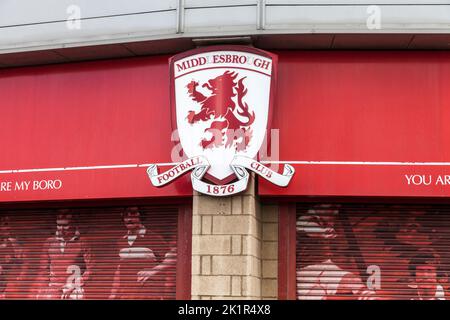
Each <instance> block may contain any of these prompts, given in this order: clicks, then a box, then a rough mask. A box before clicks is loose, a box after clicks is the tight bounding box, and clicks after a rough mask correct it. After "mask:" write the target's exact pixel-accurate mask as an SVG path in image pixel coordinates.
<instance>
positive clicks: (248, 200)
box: [242, 195, 256, 216]
mask: <svg viewBox="0 0 450 320" xmlns="http://www.w3.org/2000/svg"><path fill="white" fill-rule="evenodd" d="M242 203H243V205H242V207H243V208H242V214H249V215H254V216H256V200H255V197H254V196H251V195H248V196H243V197H242Z"/></svg>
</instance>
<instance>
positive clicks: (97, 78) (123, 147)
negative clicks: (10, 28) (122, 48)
mask: <svg viewBox="0 0 450 320" xmlns="http://www.w3.org/2000/svg"><path fill="white" fill-rule="evenodd" d="M168 76H169V69H168V57H166V56H162V57H157V58H154V57H152V58H137V59H128V60H114V61H102V62H88V63H74V64H65V65H56V66H43V67H32V68H19V69H11V70H4V71H2V72H1V74H0V92H1V97H0V121H1V125H0V150H1V157H0V201H26V200H60V199H95V198H126V197H164V196H166V197H167V196H172V197H173V196H189V195H191V194H192V190H191V188H190V182H189V180H188V179H187V178H183V179H180V180H179V181H177V182H176V183H173V184H171V185H169V186H167V187H165V188H161V189H159V188H154V187H152V186H151V184H150V182H149V180H148V177H147V174H146V169H147V167H145V166H143V167H137V165H142V164H144V165H145V164H149V163H168V162H172V160H171V153H172V148H173V146H174V145H175V143H174V142H173V141H171V135H172V128H171V121H170V118H171V117H170V108H169V80H168ZM123 165H128V166H126V167H122V166H123ZM104 166H111V167H104ZM69 167H76V170H73V169H70V168H69ZM80 167H81V168H80ZM85 167H94V168H90V169H89V168H85ZM68 168H69V169H68ZM24 169H25V170H26V171H25V172H21V173H20V172H11V171H10V170H24ZM27 169H39V170H40V169H51V170H44V171H33V170H27ZM27 183H28V185H27Z"/></svg>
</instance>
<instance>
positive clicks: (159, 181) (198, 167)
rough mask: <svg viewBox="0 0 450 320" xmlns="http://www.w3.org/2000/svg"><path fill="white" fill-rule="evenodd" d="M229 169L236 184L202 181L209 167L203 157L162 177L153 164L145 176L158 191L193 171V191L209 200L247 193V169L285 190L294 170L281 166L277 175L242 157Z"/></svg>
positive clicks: (182, 163) (184, 164) (186, 161)
mask: <svg viewBox="0 0 450 320" xmlns="http://www.w3.org/2000/svg"><path fill="white" fill-rule="evenodd" d="M230 166H231V169H233V172H234V174H235V175H236V178H237V180H236V181H235V182H232V183H229V184H224V185H215V184H210V183H207V182H204V181H202V179H203V176H204V175H205V174H206V172H207V171H208V169H209V167H210V165H209V163H208V160H207V159H206V158H205V157H203V156H197V157H192V158H189V159H187V160H185V161H183V162H181V163H179V164H178V165H176V166H175V167H173V168H171V169H169V170H167V171H165V172H163V173H161V174H159V173H158V167H157V165H156V164H152V165H150V166H149V167H148V169H147V174H148V176H149V178H150V180H151V182H152V184H153V185H154V186H156V187H161V186H163V185H166V184H168V183H170V182H172V181H173V180H175V179H177V178H178V177H180V176H182V175H183V174H185V173H187V172H188V171H190V170H193V171H192V173H191V181H192V188H193V189H194V190H195V191H198V192H200V193H203V194H207V195H211V196H230V195H233V194H236V193H239V192H242V191H244V190H245V189H247V184H248V180H249V173H248V171H247V170H246V169H249V170H251V171H253V172H255V173H256V174H258V175H259V176H261V177H262V178H264V179H266V180H268V181H270V182H272V183H273V184H275V185H277V186H280V187H286V186H287V185H288V184H289V182H290V181H291V178H292V176H293V175H294V173H295V169H294V168H293V167H292V166H291V165H289V164H286V165H285V166H284V169H283V173H282V174H280V173H278V172H275V171H273V170H272V169H270V168H268V167H266V166H265V165H263V164H261V163H259V162H258V161H256V160H254V159H251V158H247V157H243V156H235V157H234V159H233V161H232V162H231V163H230Z"/></svg>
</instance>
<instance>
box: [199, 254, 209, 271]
mask: <svg viewBox="0 0 450 320" xmlns="http://www.w3.org/2000/svg"><path fill="white" fill-rule="evenodd" d="M201 273H202V274H203V275H210V274H211V256H202V269H201Z"/></svg>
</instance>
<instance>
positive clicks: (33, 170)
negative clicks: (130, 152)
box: [0, 162, 178, 174]
mask: <svg viewBox="0 0 450 320" xmlns="http://www.w3.org/2000/svg"><path fill="white" fill-rule="evenodd" d="M177 164H178V163H177V162H174V163H170V162H169V163H158V166H176V165H177ZM150 165H151V164H120V165H107V166H85V167H65V168H38V169H12V170H0V174H4V173H29V172H55V171H77V170H101V169H125V168H142V167H149V166H150Z"/></svg>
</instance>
